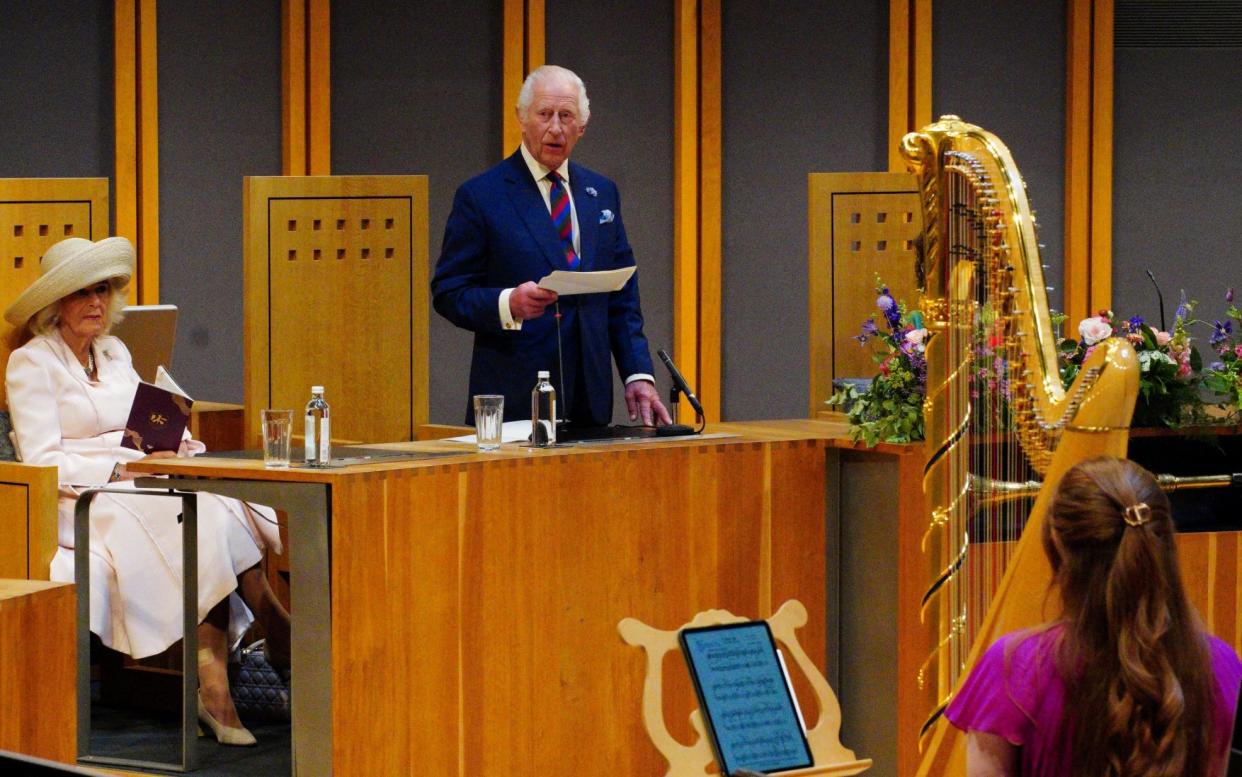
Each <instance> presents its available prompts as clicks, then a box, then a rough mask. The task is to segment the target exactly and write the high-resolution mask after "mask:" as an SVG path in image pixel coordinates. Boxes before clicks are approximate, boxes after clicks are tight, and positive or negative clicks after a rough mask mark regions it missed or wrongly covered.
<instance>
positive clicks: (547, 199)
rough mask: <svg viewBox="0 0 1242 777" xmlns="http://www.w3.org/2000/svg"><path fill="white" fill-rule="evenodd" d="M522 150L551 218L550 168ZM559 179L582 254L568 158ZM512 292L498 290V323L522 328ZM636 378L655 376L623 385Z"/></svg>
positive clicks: (641, 374) (576, 245)
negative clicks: (511, 300) (512, 303)
mask: <svg viewBox="0 0 1242 777" xmlns="http://www.w3.org/2000/svg"><path fill="white" fill-rule="evenodd" d="M518 148H519V149H521V151H522V159H524V160H526V167H527V168H528V169H529V170H530V175H531V177H532V178H534V179H535V183H537V184H538V185H539V193H540V194H541V195H543V206H544V207H545V208H547V209H548V218H549V219H550V218H552V182H551V181H549V180H548V173H550V172H552V169H551V168H549V167H546V166H544V165H543V164H542V163H540V162H539V160H538V159H535V157H534V155H533V154H531V153H530V150H529V149H527V148H526V144H525V143H522V144H521V145H519V146H518ZM556 172H557V174H558V175H560V176H561V180H562V181H563V182H564V183H563V184H562V186H563V187H564V188H565V194H566V196H568V197H569V217H570V219H572V222H573V229H574V234H573V237H574V253H576V254H578V256H579V257H581V256H582V251H581V250H580V248H579V247H580V245H581V243H579V242H578V236H579V234H580V232H579V230H578V209H577V208H576V207H575V206H574V195H573V189H572V188H571V187H570V185H569V160H568V159H566V160H565V161H564V162H561V166H560V167H558V168H557V169H556ZM512 293H513V289H504V290H503V291H501V292H500V325H501V326H502V327H504V328H505V329H512V330H518V329H521V328H522V319H520V318H514V317H513V313H512V311H510V310H509V295H511V294H512ZM636 380H646V381H650V382H652V383H655V377H654V376H652V375H648V374H647V373H645V372H638V373H635V374H633V375H631V376H629V377H628V378H626V379H625V385H627V386H628V385H629V384H631V383H633V382H634V381H636Z"/></svg>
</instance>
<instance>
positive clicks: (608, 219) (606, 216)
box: [599, 208, 616, 224]
mask: <svg viewBox="0 0 1242 777" xmlns="http://www.w3.org/2000/svg"><path fill="white" fill-rule="evenodd" d="M614 218H616V217H615V216H613V215H612V211H610V210H608V209H607V208H604V209H603V210H601V211H600V212H599V223H601V224H611V223H612V220H613V219H614Z"/></svg>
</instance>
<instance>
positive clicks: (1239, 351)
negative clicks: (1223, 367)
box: [1233, 343, 1242, 359]
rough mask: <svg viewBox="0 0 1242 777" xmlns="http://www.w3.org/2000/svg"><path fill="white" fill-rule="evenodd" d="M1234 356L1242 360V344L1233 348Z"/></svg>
mask: <svg viewBox="0 0 1242 777" xmlns="http://www.w3.org/2000/svg"><path fill="white" fill-rule="evenodd" d="M1233 355H1234V356H1236V357H1238V358H1239V359H1242V343H1238V344H1237V345H1235V346H1234V347H1233Z"/></svg>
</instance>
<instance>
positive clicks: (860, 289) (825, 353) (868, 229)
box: [807, 173, 923, 418]
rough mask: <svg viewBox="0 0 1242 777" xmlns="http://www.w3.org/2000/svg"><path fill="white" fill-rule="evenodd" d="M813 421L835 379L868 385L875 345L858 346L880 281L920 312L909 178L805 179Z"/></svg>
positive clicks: (916, 215) (913, 188) (916, 211)
mask: <svg viewBox="0 0 1242 777" xmlns="http://www.w3.org/2000/svg"><path fill="white" fill-rule="evenodd" d="M808 187H809V194H808V222H809V234H808V236H807V247H808V254H809V259H808V279H807V290H808V301H807V310H808V323H809V332H808V337H807V340H808V343H809V345H810V355H809V363H810V367H811V368H810V391H809V398H810V403H809V408H808V410H809V414H810V417H812V418H814V417H815V415H816V413H818V412H820V411H823V410H827V409H829V408H827V407H825V405H824V401H825V400H827V399H828V397H830V396H831V395H832V381H833V380H834V379H836V378H870V377H873V376H874V375H875V374H876V371H877V365H876V363H875V361H874V359H873V358H872V356H873V354H874V351H873V350H872V348H871V347H870V346H867V347H859V344H858V343H857V342H856V341H855V340H854V337H855V336H857V335H858V333H859V331H860V330H861V327H862V323H863V321H865V320H866V319H868V318H875V319H876V320H877V322H878V323H879V325H880V327H881V328H884V326H885V324H884V321H883V317H882V314H881V313H880V311H879V309H878V308H877V307H876V304H875V302H876V294H875V281H876V278H877V277H878V278H880V279H882V280H883V281H884V282H885V283H886V284H888V286H889V288H890V289H891V290H892V292H893V295H894V296H895V298H896V299H898V300H900V301H902V302H904V303H905V304H906V306H907V309H908V310H913V309H916V308H917V306H918V304H919V297H918V293H917V289H916V286H915V281H916V278H915V263H916V258H917V257H916V253H915V241H917V240H918V238H919V235H920V233H921V232H922V229H923V217H922V207H921V206H920V204H919V199H918V193H917V185H916V183H915V181H914V178H913V177H912V176H911V175H910V174H908V173H811V174H810V176H808Z"/></svg>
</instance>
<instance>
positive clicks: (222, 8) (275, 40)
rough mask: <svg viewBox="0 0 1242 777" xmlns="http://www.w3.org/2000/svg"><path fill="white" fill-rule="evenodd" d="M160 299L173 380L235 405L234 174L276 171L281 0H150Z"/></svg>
mask: <svg viewBox="0 0 1242 777" xmlns="http://www.w3.org/2000/svg"><path fill="white" fill-rule="evenodd" d="M158 14H159V17H158V20H157V25H158V26H157V35H158V38H159V40H158V46H159V114H160V117H159V118H160V123H159V141H160V147H159V152H160V301H161V302H168V303H173V304H176V305H178V306H179V307H180V309H181V315H180V318H179V320H178V324H177V350H176V354H175V357H174V361H175V370H174V374H175V375H176V377H177V381H178V383H180V384H181V385H182V386H183V387H185V389H186V390H187V391H189V392H190V394H191V395H192V396H194V397H196V398H200V399H209V400H213V401H217V402H241V401H242V393H243V388H242V368H243V364H242V177H243V176H246V175H279V174H280V154H281V151H280V146H281V127H280V90H281V81H280V3H278V2H275V0H271V1H270V2H266V3H198V2H193V1H192V0H173V1H171V2H170V0H162V1H161V2H160V3H159V10H158Z"/></svg>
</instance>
